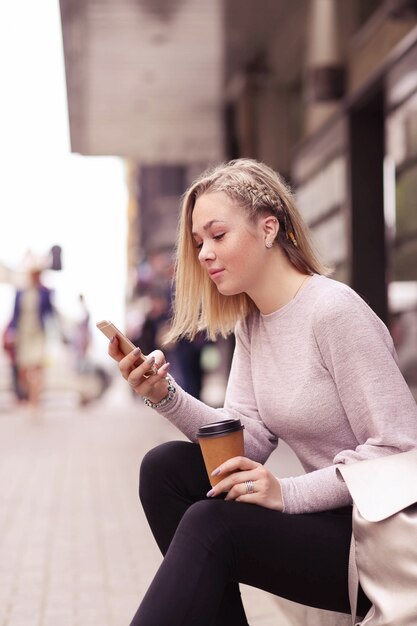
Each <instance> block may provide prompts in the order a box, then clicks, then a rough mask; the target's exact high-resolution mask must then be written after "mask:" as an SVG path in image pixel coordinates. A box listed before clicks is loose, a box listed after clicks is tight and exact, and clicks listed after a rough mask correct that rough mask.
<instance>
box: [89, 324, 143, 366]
mask: <svg viewBox="0 0 417 626" xmlns="http://www.w3.org/2000/svg"><path fill="white" fill-rule="evenodd" d="M96 326H97V328H99V329H100V330H101V332H102V333H104V334H105V335H106V337H107V339H111V338H112V337H114V336H115V335H116V337H117V339H118V340H119V348H120V351H121V352H123V354H124V355H125V356H127V355H128V354H130V352H132V350H134V349H135V348H136V346H135V344H134V343H132V342H131V341H130V339H128V338H127V337H126V335H124V334H123V333H122V331H121V330H119V329H118V328H116V326H115V325H114V324H112V322H109V321H108V320H102V321H101V322H97V324H96ZM138 360H140V361H141V362H142V363H143V361H144V360H145V358H144V357H143V355H142V354H140V355H139V358H138Z"/></svg>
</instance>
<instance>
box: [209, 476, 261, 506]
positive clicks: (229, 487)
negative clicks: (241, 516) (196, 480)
mask: <svg viewBox="0 0 417 626" xmlns="http://www.w3.org/2000/svg"><path fill="white" fill-rule="evenodd" d="M257 479H258V476H257V475H256V474H255V473H254V472H253V470H249V471H240V472H239V471H238V472H234V473H233V474H230V475H228V476H226V477H225V478H224V479H223V480H221V481H220V482H219V483H217V485H215V486H214V487H213V489H212V490H211V491H214V492H215V493H214V495H219V494H220V493H231V492H232V491H233V488H234V487H235V486H237V485H241V484H243V485H244V484H245V481H247V480H252V481H253V482H255V481H256V480H257ZM209 493H210V495H211V492H209ZM233 493H234V494H235V497H236V495H239V493H238V492H237V491H235V492H233ZM233 493H232V497H230V498H228V499H229V500H231V499H233Z"/></svg>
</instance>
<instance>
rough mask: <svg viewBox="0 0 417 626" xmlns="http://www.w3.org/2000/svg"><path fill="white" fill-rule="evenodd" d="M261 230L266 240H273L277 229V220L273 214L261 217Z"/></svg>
mask: <svg viewBox="0 0 417 626" xmlns="http://www.w3.org/2000/svg"><path fill="white" fill-rule="evenodd" d="M263 230H264V234H265V237H266V238H267V239H268V241H274V239H275V238H276V236H277V235H278V231H279V222H278V220H277V218H276V217H274V216H273V215H267V216H266V217H264V218H263Z"/></svg>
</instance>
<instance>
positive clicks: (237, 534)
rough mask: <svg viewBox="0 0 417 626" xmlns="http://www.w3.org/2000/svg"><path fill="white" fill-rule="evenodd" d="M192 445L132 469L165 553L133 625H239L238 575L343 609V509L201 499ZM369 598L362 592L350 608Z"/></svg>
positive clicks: (200, 467) (242, 620)
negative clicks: (302, 509) (275, 507)
mask: <svg viewBox="0 0 417 626" xmlns="http://www.w3.org/2000/svg"><path fill="white" fill-rule="evenodd" d="M209 489H210V484H209V481H208V478H207V475H206V471H205V467H204V464H203V460H202V456H201V452H200V448H199V446H198V445H196V444H192V443H188V442H183V441H181V442H179V441H178V442H171V443H166V444H162V445H161V446H158V447H157V448H155V449H154V450H151V451H150V452H148V454H147V455H146V456H145V458H144V459H143V462H142V466H141V472H140V488H139V493H140V499H141V501H142V505H143V508H144V511H145V514H146V517H147V519H148V522H149V525H150V527H151V529H152V532H153V534H154V537H155V539H156V541H157V543H158V546H159V548H160V550H161V552H162V553H163V554H164V555H165V558H164V560H163V562H162V564H161V566H160V568H159V570H158V572H157V573H156V575H155V578H154V579H153V581H152V583H151V585H150V587H149V589H148V591H147V593H146V594H145V597H144V598H143V601H142V603H141V605H140V607H139V609H138V610H137V612H136V615H135V617H134V618H133V621H132V623H131V626H167V625H168V624H169V625H170V626H180V625H181V626H246V625H247V624H248V622H247V619H246V616H245V611H244V608H243V605H242V601H241V598H240V591H239V586H238V583H239V582H241V583H246V584H247V585H252V586H253V587H258V588H260V589H264V590H265V591H269V592H270V593H273V594H275V595H278V596H281V597H283V598H287V599H289V600H292V601H294V602H298V603H300V604H305V605H309V606H313V607H319V608H323V609H328V610H331V611H338V612H342V613H349V612H350V607H349V598H348V577H347V574H348V556H349V545H350V537H351V530H352V524H351V509H350V507H346V508H344V509H338V510H335V511H325V512H322V513H312V514H304V515H290V514H285V513H280V512H278V511H272V510H270V509H266V508H264V507H261V506H257V505H252V504H244V503H240V502H233V501H227V502H226V501H224V500H223V499H222V498H214V499H207V498H206V496H205V494H206V493H207V491H208V490H209ZM368 608H369V601H368V600H367V598H366V597H365V596H364V595H363V594H361V597H360V599H359V608H358V613H359V614H360V613H362V614H365V613H366V612H367V610H368Z"/></svg>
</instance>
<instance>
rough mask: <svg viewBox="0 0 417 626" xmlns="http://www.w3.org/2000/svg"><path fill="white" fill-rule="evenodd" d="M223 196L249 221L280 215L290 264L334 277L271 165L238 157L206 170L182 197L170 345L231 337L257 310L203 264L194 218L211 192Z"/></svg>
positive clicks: (280, 233)
mask: <svg viewBox="0 0 417 626" xmlns="http://www.w3.org/2000/svg"><path fill="white" fill-rule="evenodd" d="M216 192H223V193H225V194H226V195H227V196H228V197H229V198H231V199H232V200H234V201H236V202H237V203H238V205H239V206H240V207H241V208H242V210H243V211H245V213H246V214H247V217H248V219H249V221H251V222H253V223H255V222H256V220H257V219H258V218H259V217H261V216H265V215H274V216H275V217H276V218H277V219H278V222H279V230H278V234H277V237H276V239H275V241H274V244H275V245H279V246H280V247H281V249H282V250H283V252H284V253H285V254H286V255H287V257H288V259H289V261H290V262H291V263H292V264H293V265H294V267H296V268H297V269H298V270H299V271H300V272H303V273H304V274H311V273H316V274H325V275H327V274H329V273H330V269H329V268H327V267H325V266H324V265H323V264H322V263H321V261H320V260H319V257H318V255H317V253H316V251H315V249H314V247H313V245H312V243H311V239H310V235H309V229H308V227H307V225H306V224H305V222H304V220H303V219H302V217H301V215H300V213H299V211H298V209H297V208H296V206H295V203H294V200H293V196H292V193H291V191H290V189H289V187H288V186H287V185H286V184H285V182H284V181H283V179H282V178H281V177H280V176H279V175H278V174H277V173H276V172H274V170H272V169H271V168H270V167H268V166H267V165H265V164H263V163H260V162H258V161H255V160H253V159H236V160H233V161H229V162H228V163H222V164H220V165H217V166H216V167H214V168H211V169H209V170H207V171H205V172H204V173H203V174H201V176H199V177H198V178H197V179H196V180H195V181H194V182H193V183H192V184H191V185H190V187H189V188H188V190H187V191H186V192H185V194H184V196H183V198H182V206H181V215H180V222H179V230H178V239H177V250H176V261H175V278H174V280H175V297H174V303H173V321H172V326H171V329H170V331H169V333H168V335H167V337H166V343H168V342H171V341H175V340H177V339H179V338H180V337H185V338H187V339H193V338H194V337H195V335H196V333H197V332H199V331H202V330H205V331H206V332H207V336H208V337H209V338H210V339H215V338H216V336H217V335H221V336H223V337H226V336H227V335H228V334H230V333H231V332H232V331H233V330H234V327H235V325H236V322H237V321H238V320H239V319H242V318H244V317H246V316H247V315H248V314H249V313H251V312H252V311H255V310H256V306H255V304H254V303H253V301H252V300H251V299H250V298H249V296H247V295H246V294H245V293H241V294H236V295H232V296H225V295H222V294H221V293H219V291H218V290H217V287H216V285H215V284H214V283H213V281H211V280H210V278H209V275H208V273H207V272H206V271H205V270H204V269H203V267H202V266H201V264H200V262H199V260H198V250H197V249H196V246H195V241H194V239H193V237H192V214H193V210H194V206H195V203H196V201H197V199H198V198H199V197H200V196H202V195H203V194H205V193H216Z"/></svg>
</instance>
